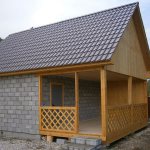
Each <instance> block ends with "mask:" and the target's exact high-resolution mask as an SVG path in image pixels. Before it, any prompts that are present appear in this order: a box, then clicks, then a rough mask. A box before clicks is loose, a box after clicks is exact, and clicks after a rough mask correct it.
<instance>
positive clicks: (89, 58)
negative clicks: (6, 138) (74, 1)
mask: <svg viewBox="0 0 150 150" xmlns="http://www.w3.org/2000/svg"><path fill="white" fill-rule="evenodd" d="M0 53H1V55H0V130H1V133H3V134H5V135H6V134H10V135H13V136H22V137H24V136H26V135H27V136H29V135H30V137H31V138H32V137H33V138H35V137H37V138H38V137H40V135H47V136H52V137H53V136H58V137H72V136H84V137H85V136H86V137H94V138H101V139H102V140H103V141H106V142H108V143H111V142H113V141H116V140H117V139H120V138H122V137H124V136H126V135H128V134H129V133H132V132H134V131H136V130H138V129H141V128H143V127H145V126H147V122H148V111H147V89H146V84H147V82H146V73H147V71H149V70H150V61H149V60H150V54H149V47H148V43H147V40H146V36H145V31H144V27H143V23H142V19H141V14H140V10H139V5H138V3H133V4H129V5H125V6H121V7H118V8H113V9H109V10H105V11H101V12H98V13H94V14H90V15H86V16H82V17H78V18H75V19H70V20H66V21H62V22H59V23H55V24H51V25H47V26H43V27H39V28H35V29H30V30H26V31H23V32H19V33H15V34H11V35H9V36H8V37H7V38H6V39H5V40H3V41H2V42H1V44H0Z"/></svg>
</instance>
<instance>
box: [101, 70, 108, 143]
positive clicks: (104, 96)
mask: <svg viewBox="0 0 150 150" xmlns="http://www.w3.org/2000/svg"><path fill="white" fill-rule="evenodd" d="M100 79H101V81H100V83H101V91H100V92H101V120H102V121H101V125H102V137H105V140H106V137H107V77H106V70H105V68H104V67H102V68H101V70H100Z"/></svg>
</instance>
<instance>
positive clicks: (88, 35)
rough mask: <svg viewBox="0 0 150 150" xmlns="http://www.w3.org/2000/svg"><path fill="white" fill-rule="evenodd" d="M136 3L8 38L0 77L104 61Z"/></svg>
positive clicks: (1, 46) (1, 49)
mask: <svg viewBox="0 0 150 150" xmlns="http://www.w3.org/2000/svg"><path fill="white" fill-rule="evenodd" d="M137 5H138V3H132V4H129V5H124V6H121V7H117V8H112V9H109V10H105V11H101V12H97V13H94V14H90V15H86V16H82V17H78V18H74V19H70V20H66V21H62V22H58V23H54V24H50V25H46V26H42V27H38V28H31V29H29V30H26V31H22V32H19V33H14V34H11V35H9V36H8V37H7V38H6V39H5V40H3V41H2V42H1V43H0V54H1V55H0V73H5V72H15V71H23V70H30V69H39V68H46V67H55V66H66V65H75V64H83V63H92V62H101V61H108V60H110V59H111V57H112V54H113V53H114V50H115V48H116V46H117V44H118V42H119V40H120V38H121V36H122V34H123V32H124V30H125V28H126V26H127V24H128V22H129V20H130V18H131V16H132V15H133V13H134V10H135V8H136V7H137Z"/></svg>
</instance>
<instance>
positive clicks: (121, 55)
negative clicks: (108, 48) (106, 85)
mask: <svg viewBox="0 0 150 150" xmlns="http://www.w3.org/2000/svg"><path fill="white" fill-rule="evenodd" d="M112 63H114V65H112V66H108V67H107V70H110V71H114V72H118V73H121V74H125V75H129V76H133V77H137V78H141V79H145V78H146V66H145V63H144V58H143V54H142V50H141V47H140V43H139V40H138V36H137V32H136V29H135V25H134V22H133V19H131V20H130V22H129V24H128V26H127V28H126V30H125V32H124V34H123V36H122V38H121V40H120V42H119V44H118V46H117V49H116V51H115V53H114V54H113V57H112Z"/></svg>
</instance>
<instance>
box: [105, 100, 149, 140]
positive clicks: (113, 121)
mask: <svg viewBox="0 0 150 150" xmlns="http://www.w3.org/2000/svg"><path fill="white" fill-rule="evenodd" d="M107 112H108V116H107V140H108V141H110V142H112V141H115V140H117V139H119V138H121V137H124V136H126V135H128V134H129V133H132V132H133V131H136V130H138V129H140V128H142V127H144V126H146V124H147V104H145V103H144V104H134V105H124V106H109V107H108V108H107Z"/></svg>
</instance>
